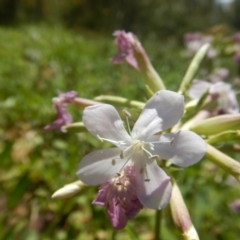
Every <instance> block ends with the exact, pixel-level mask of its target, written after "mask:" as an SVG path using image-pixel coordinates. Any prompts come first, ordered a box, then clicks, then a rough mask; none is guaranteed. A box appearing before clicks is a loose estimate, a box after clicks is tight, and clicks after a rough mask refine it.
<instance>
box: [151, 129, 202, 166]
mask: <svg viewBox="0 0 240 240" xmlns="http://www.w3.org/2000/svg"><path fill="white" fill-rule="evenodd" d="M164 136H165V137H166V138H169V140H171V144H169V145H167V144H166V145H165V147H164V148H163V147H162V148H161V149H160V148H159V150H161V151H162V153H161V152H159V153H154V154H159V156H160V157H161V154H165V155H167V154H169V155H170V153H171V152H172V153H173V156H172V157H171V158H169V161H170V162H171V163H173V164H176V165H178V166H180V167H188V166H191V165H193V164H195V163H197V162H198V161H200V160H201V158H202V157H203V156H204V155H205V153H206V142H205V141H204V140H203V139H202V138H201V137H200V136H198V135H197V134H196V133H194V132H191V131H179V132H176V133H169V134H164ZM156 149H157V150H158V148H156Z"/></svg>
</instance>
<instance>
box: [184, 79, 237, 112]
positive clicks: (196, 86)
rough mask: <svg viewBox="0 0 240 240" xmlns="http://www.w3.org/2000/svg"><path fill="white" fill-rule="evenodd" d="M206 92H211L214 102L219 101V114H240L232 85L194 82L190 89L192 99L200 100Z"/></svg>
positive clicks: (189, 93) (202, 81)
mask: <svg viewBox="0 0 240 240" xmlns="http://www.w3.org/2000/svg"><path fill="white" fill-rule="evenodd" d="M206 91H209V94H210V96H211V98H212V100H215V99H216V100H217V102H218V112H219V113H221V114H235V113H238V112H239V106H238V102H237V99H236V95H235V92H234V91H233V90H232V86H231V84H229V83H224V82H216V83H210V82H207V81H204V80H194V81H193V83H192V85H191V87H190V89H189V92H188V95H189V97H190V98H192V99H199V98H201V96H202V95H203V94H204V93H205V92H206Z"/></svg>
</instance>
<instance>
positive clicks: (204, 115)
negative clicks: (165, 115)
mask: <svg viewBox="0 0 240 240" xmlns="http://www.w3.org/2000/svg"><path fill="white" fill-rule="evenodd" d="M210 115H211V113H210V112H209V111H207V110H201V111H199V112H198V113H197V114H196V115H195V116H194V117H193V118H191V119H190V120H188V121H187V122H186V123H184V124H183V126H182V127H181V129H182V130H189V129H190V128H191V126H192V125H194V124H195V123H197V122H199V121H202V120H204V119H207V118H208V117H209V116H210Z"/></svg>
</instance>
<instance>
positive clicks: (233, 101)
mask: <svg viewBox="0 0 240 240" xmlns="http://www.w3.org/2000/svg"><path fill="white" fill-rule="evenodd" d="M228 113H230V114H235V113H239V105H238V101H237V98H236V95H235V93H234V92H233V91H231V92H230V93H229V94H228Z"/></svg>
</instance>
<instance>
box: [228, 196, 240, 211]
mask: <svg viewBox="0 0 240 240" xmlns="http://www.w3.org/2000/svg"><path fill="white" fill-rule="evenodd" d="M228 206H229V207H230V208H231V209H232V210H233V211H234V212H236V213H239V212H240V199H236V200H235V201H234V202H232V203H229V204H228Z"/></svg>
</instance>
